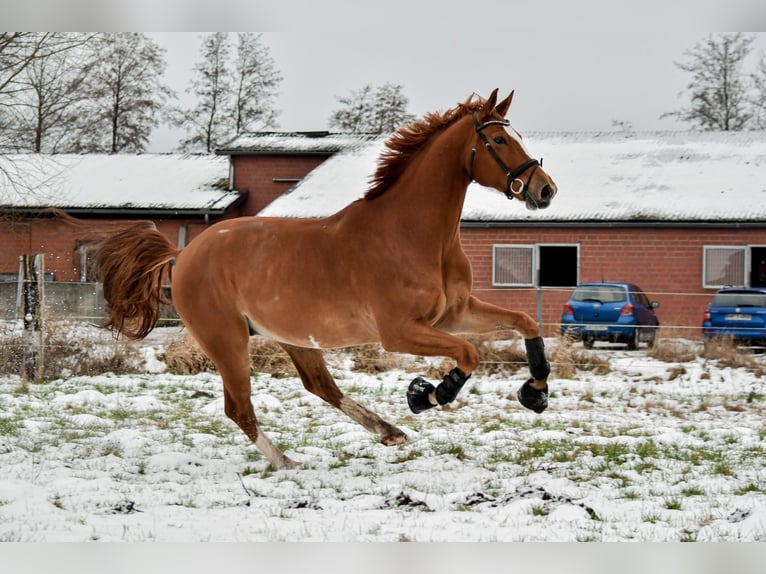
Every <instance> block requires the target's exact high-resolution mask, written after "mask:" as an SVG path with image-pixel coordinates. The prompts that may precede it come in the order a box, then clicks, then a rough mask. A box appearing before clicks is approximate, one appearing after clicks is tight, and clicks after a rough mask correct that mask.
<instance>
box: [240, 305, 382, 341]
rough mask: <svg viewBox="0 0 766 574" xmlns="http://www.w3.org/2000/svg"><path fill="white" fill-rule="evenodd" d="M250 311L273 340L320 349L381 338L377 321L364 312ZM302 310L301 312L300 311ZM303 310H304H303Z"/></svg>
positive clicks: (310, 307) (260, 330) (278, 308)
mask: <svg viewBox="0 0 766 574" xmlns="http://www.w3.org/2000/svg"><path fill="white" fill-rule="evenodd" d="M256 307H259V308H260V309H253V311H252V312H247V313H246V314H247V317H248V320H249V321H250V322H251V323H252V326H253V327H254V328H255V331H257V332H258V333H259V334H261V335H264V336H266V337H269V338H271V339H274V340H277V341H281V342H283V343H288V344H290V345H295V346H298V347H309V348H316V349H331V348H340V347H349V346H352V345H361V344H365V343H372V342H376V341H378V340H379V339H380V336H379V335H378V332H377V329H376V328H375V326H374V322H373V321H371V320H369V319H368V318H367V316H366V315H367V314H366V313H364V312H362V311H359V310H357V311H352V310H349V309H344V308H325V309H322V306H321V305H311V304H308V305H295V306H292V305H291V306H289V307H282V306H280V305H274V307H273V308H272V309H264V308H263V305H256ZM299 307H300V309H299ZM301 309H302V310H301Z"/></svg>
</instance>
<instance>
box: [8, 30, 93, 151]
mask: <svg viewBox="0 0 766 574" xmlns="http://www.w3.org/2000/svg"><path fill="white" fill-rule="evenodd" d="M92 37H93V36H92V35H88V34H80V33H74V34H69V33H63V34H61V33H57V34H55V35H54V36H53V37H52V40H51V41H52V42H55V44H56V45H58V46H59V47H61V49H60V50H58V51H54V52H51V53H49V54H46V55H44V56H42V57H39V58H36V59H35V60H33V61H32V62H30V64H29V65H28V66H27V67H26V69H25V70H24V73H23V74H21V75H20V76H19V78H18V85H19V86H20V87H22V88H25V89H24V90H23V92H21V94H20V97H18V98H16V100H17V103H16V107H15V114H14V115H15V125H16V129H17V130H18V141H19V143H20V144H21V145H23V148H24V149H25V150H31V151H33V152H38V153H39V152H43V151H44V152H49V153H56V152H57V151H59V148H58V144H59V143H60V142H61V141H62V139H65V138H66V137H67V135H68V134H69V133H70V132H72V131H76V129H77V126H78V125H80V124H81V123H83V118H81V117H80V115H79V114H78V112H77V106H78V104H79V103H80V102H82V101H83V100H84V99H86V98H87V93H86V91H85V90H84V89H83V84H84V81H85V79H86V78H87V76H88V73H89V70H90V69H91V68H92V67H93V65H94V63H95V60H94V59H93V57H92V56H89V51H86V50H85V49H84V47H85V46H86V44H87V42H88V41H89V40H90V39H91V38H92Z"/></svg>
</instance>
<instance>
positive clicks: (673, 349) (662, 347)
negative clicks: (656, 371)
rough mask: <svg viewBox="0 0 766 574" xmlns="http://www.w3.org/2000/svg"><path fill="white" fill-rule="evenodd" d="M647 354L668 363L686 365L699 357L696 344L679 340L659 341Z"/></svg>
mask: <svg viewBox="0 0 766 574" xmlns="http://www.w3.org/2000/svg"><path fill="white" fill-rule="evenodd" d="M646 354H647V356H649V357H651V358H653V359H657V360H658V361H664V362H666V363H686V362H688V361H693V360H694V358H695V357H696V356H697V354H696V352H695V347H694V343H692V342H691V341H683V340H679V339H658V340H656V341H655V342H654V345H652V346H651V347H649V348H648V349H647V350H646Z"/></svg>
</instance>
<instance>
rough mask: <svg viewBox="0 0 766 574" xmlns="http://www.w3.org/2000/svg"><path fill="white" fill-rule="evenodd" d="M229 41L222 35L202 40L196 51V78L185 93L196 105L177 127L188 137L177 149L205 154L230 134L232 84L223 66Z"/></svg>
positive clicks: (213, 35)
mask: <svg viewBox="0 0 766 574" xmlns="http://www.w3.org/2000/svg"><path fill="white" fill-rule="evenodd" d="M230 54H231V42H230V40H229V36H228V34H227V33H225V32H215V33H213V34H210V35H208V36H207V37H205V38H204V40H203V42H202V46H201V48H200V56H201V57H202V61H200V62H198V63H197V64H196V65H195V66H194V71H195V72H196V74H197V75H196V76H195V77H194V79H193V80H192V84H191V88H190V89H189V90H188V91H191V92H193V93H194V94H195V95H196V96H197V105H196V106H195V107H194V108H192V109H191V110H189V111H187V112H185V113H184V114H183V118H182V119H181V121H180V124H181V125H183V126H185V127H186V131H187V133H188V134H189V135H188V137H186V138H185V139H184V140H182V141H181V149H184V150H187V151H194V150H197V151H199V150H202V151H206V152H208V153H210V152H212V151H213V150H214V149H215V147H216V146H217V145H218V144H220V143H223V141H224V140H226V139H229V138H231V137H232V136H233V135H234V131H235V126H234V122H233V117H232V116H231V115H230V114H228V113H227V110H230V109H231V96H232V81H231V75H230V74H229V73H228V69H227V64H228V60H229V57H230Z"/></svg>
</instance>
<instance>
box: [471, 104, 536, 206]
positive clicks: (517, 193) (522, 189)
mask: <svg viewBox="0 0 766 574" xmlns="http://www.w3.org/2000/svg"><path fill="white" fill-rule="evenodd" d="M495 124H497V125H501V126H509V125H511V122H509V121H508V120H489V121H488V122H484V123H483V124H480V123H479V120H478V118H477V116H476V112H474V113H473V125H474V127H475V128H476V134H477V135H478V138H477V139H476V144H475V145H474V146H473V149H472V150H471V164H470V167H469V169H468V177H469V179H470V180H471V181H473V161H474V159H475V158H476V148H477V147H478V145H479V140H481V141H482V142H483V143H484V147H486V148H487V151H488V152H489V155H491V156H492V157H493V158H494V160H495V162H496V163H497V165H499V166H500V168H501V169H502V170H503V171H504V172H505V176H506V178H507V180H508V184H507V185H506V187H505V191H504V192H503V193H505V196H506V197H507V198H508V199H513V198H514V197H517V198H519V199H521V200H522V201H526V200H527V186H528V185H529V182H530V181H531V180H532V176H533V175H535V171H537V168H538V167H542V165H543V158H540V161H537V160H536V159H529V160H527V161H525V162H524V163H522V164H521V165H520V166H519V167H517V168H516V169H514V170H511V169H508V166H507V165H505V163H504V162H503V160H502V159H500V156H499V155H497V152H496V151H495V148H493V147H492V144H491V143H489V140H488V139H487V136H486V135H484V128H486V127H487V126H491V125H495ZM529 168H532V171H530V172H529V177H527V181H526V183H525V182H523V181H522V180H521V179H520V178H519V176H520V175H521V174H522V173H524V172H525V171H526V170H528V169H529ZM517 182H518V189H513V186H514V184H516V183H517Z"/></svg>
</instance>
